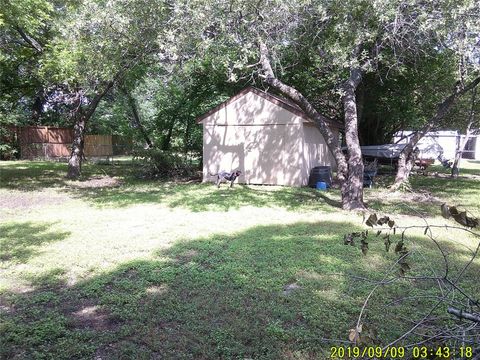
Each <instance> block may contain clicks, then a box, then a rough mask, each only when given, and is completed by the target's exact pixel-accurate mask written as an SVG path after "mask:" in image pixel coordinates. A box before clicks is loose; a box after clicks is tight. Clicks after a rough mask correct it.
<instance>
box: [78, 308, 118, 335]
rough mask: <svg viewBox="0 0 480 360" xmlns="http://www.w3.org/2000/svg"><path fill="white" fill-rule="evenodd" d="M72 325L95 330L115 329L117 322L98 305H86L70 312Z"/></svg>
mask: <svg viewBox="0 0 480 360" xmlns="http://www.w3.org/2000/svg"><path fill="white" fill-rule="evenodd" d="M71 316H72V319H73V325H74V326H75V327H77V328H83V329H93V330H97V331H105V330H115V329H116V328H117V327H118V322H117V321H115V320H114V319H112V318H111V316H110V315H109V314H108V312H107V311H106V310H104V309H102V308H101V307H100V306H98V305H86V306H83V307H81V308H80V309H78V310H76V311H73V312H72V313H71Z"/></svg>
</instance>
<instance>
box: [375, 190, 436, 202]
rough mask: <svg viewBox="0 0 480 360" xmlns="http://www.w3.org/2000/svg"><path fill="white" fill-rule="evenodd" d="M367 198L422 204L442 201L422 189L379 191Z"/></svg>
mask: <svg viewBox="0 0 480 360" xmlns="http://www.w3.org/2000/svg"><path fill="white" fill-rule="evenodd" d="M368 200H378V201H383V202H385V201H387V202H392V201H401V202H410V203H423V204H437V205H440V204H442V203H443V201H442V200H440V199H439V198H437V197H436V196H433V195H432V193H430V192H428V191H424V190H419V191H415V192H413V191H410V192H407V191H404V192H401V191H397V192H390V191H379V192H378V193H375V194H372V196H369V199H368Z"/></svg>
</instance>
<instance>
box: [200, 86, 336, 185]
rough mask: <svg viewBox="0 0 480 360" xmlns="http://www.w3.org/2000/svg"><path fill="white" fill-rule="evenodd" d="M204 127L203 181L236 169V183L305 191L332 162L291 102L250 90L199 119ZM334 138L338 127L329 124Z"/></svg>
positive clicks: (319, 138) (309, 123) (320, 139)
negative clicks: (312, 173)
mask: <svg viewBox="0 0 480 360" xmlns="http://www.w3.org/2000/svg"><path fill="white" fill-rule="evenodd" d="M197 122H198V123H201V124H202V125H203V181H204V182H205V181H212V180H213V178H212V177H211V176H210V175H209V174H216V173H218V172H219V171H221V170H225V171H229V172H230V171H232V170H235V169H239V170H241V171H242V176H241V177H240V178H239V180H238V181H239V182H240V183H245V184H269V185H288V186H304V185H307V184H308V177H309V174H310V170H311V169H312V168H313V167H315V166H319V165H324V166H325V165H329V166H331V167H332V170H333V169H335V160H334V158H333V155H332V154H331V153H330V151H329V150H328V147H327V145H326V142H325V140H324V138H323V136H322V135H321V134H320V132H319V131H318V129H317V128H316V126H315V125H314V123H313V122H312V120H310V119H309V118H308V117H307V116H306V115H305V113H303V111H302V110H301V109H300V108H299V107H298V106H296V105H295V104H293V103H292V102H290V101H288V100H286V99H283V98H281V97H278V96H275V95H272V94H269V93H266V92H263V91H261V90H259V89H256V88H253V87H248V88H246V89H244V90H242V91H241V92H239V93H238V94H237V95H235V96H233V97H231V98H230V99H228V100H227V101H225V102H224V103H222V104H220V105H219V106H217V107H215V108H214V109H212V110H210V111H209V112H207V113H206V114H204V115H203V116H201V117H199V118H198V119H197ZM330 127H331V129H332V131H333V132H334V134H336V135H337V138H338V133H339V126H338V125H337V124H335V123H333V122H331V124H330Z"/></svg>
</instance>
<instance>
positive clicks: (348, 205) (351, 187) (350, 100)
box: [259, 41, 365, 210]
mask: <svg viewBox="0 0 480 360" xmlns="http://www.w3.org/2000/svg"><path fill="white" fill-rule="evenodd" d="M259 47H260V65H261V66H262V70H263V73H264V75H263V77H264V79H265V82H266V83H267V84H269V85H270V86H272V87H273V88H275V89H276V90H277V91H279V92H280V93H282V94H283V95H285V96H287V97H288V98H290V99H291V100H292V101H293V102H295V103H296V104H297V105H298V106H299V107H300V108H301V109H302V110H303V111H304V112H305V113H306V114H307V115H308V117H309V118H310V119H312V120H313V121H314V122H315V124H316V125H317V128H318V130H319V131H320V133H321V134H322V136H323V138H324V139H325V142H326V143H327V146H328V149H329V150H330V152H331V153H332V154H333V156H334V158H335V161H336V163H337V179H338V181H339V183H340V189H341V192H342V207H343V208H344V209H347V210H353V209H364V208H365V206H364V204H363V163H362V164H359V163H358V162H359V160H358V153H359V151H360V148H359V143H358V131H357V127H358V123H357V121H358V119H357V109H356V102H355V89H356V87H357V86H358V84H359V83H360V81H361V73H360V70H353V71H352V73H351V76H350V78H349V80H347V82H346V84H345V85H346V90H347V91H349V93H347V92H346V93H347V94H346V96H345V97H344V104H346V106H345V116H346V121H347V123H346V124H345V125H346V126H354V129H352V131H351V132H350V133H349V135H348V138H349V139H348V140H347V146H353V149H349V155H351V156H352V165H351V166H350V164H347V160H346V158H345V155H344V154H343V152H342V149H341V147H340V144H339V141H338V138H337V137H336V136H335V135H334V134H333V133H332V131H331V130H330V127H329V125H328V123H329V122H330V121H329V119H328V118H326V117H325V116H323V115H321V114H320V113H319V112H318V111H317V110H316V109H315V108H314V107H313V106H312V104H310V102H309V101H308V100H307V99H306V98H305V97H304V96H303V94H301V93H300V92H299V91H298V90H297V89H295V88H293V87H292V86H289V85H286V84H284V83H283V82H282V81H280V80H279V79H277V78H276V77H275V75H274V73H273V70H272V67H271V65H270V61H269V59H268V48H267V47H266V45H265V44H264V43H263V42H261V41H259ZM357 71H358V72H357ZM352 91H353V95H352ZM347 117H348V119H347ZM356 131H357V132H356ZM355 144H357V146H358V149H357V148H356V146H355ZM360 159H361V155H360ZM360 162H361V161H360ZM360 173H361V175H360ZM359 178H360V179H361V181H360V183H359V182H358V179H359ZM352 181H353V183H350V182H352Z"/></svg>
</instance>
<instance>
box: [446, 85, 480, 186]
mask: <svg viewBox="0 0 480 360" xmlns="http://www.w3.org/2000/svg"><path fill="white" fill-rule="evenodd" d="M476 96H477V88H475V89H473V91H472V102H471V108H470V115H469V117H468V124H467V129H466V131H465V137H464V138H463V139H460V142H459V146H458V149H457V151H456V152H455V160H454V161H453V164H452V173H451V176H452V177H455V178H456V177H458V175H459V167H460V160H461V158H462V155H463V152H464V151H465V146H467V143H468V140H469V139H470V136H471V134H472V132H471V129H472V126H473V124H474V122H475V99H476Z"/></svg>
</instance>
